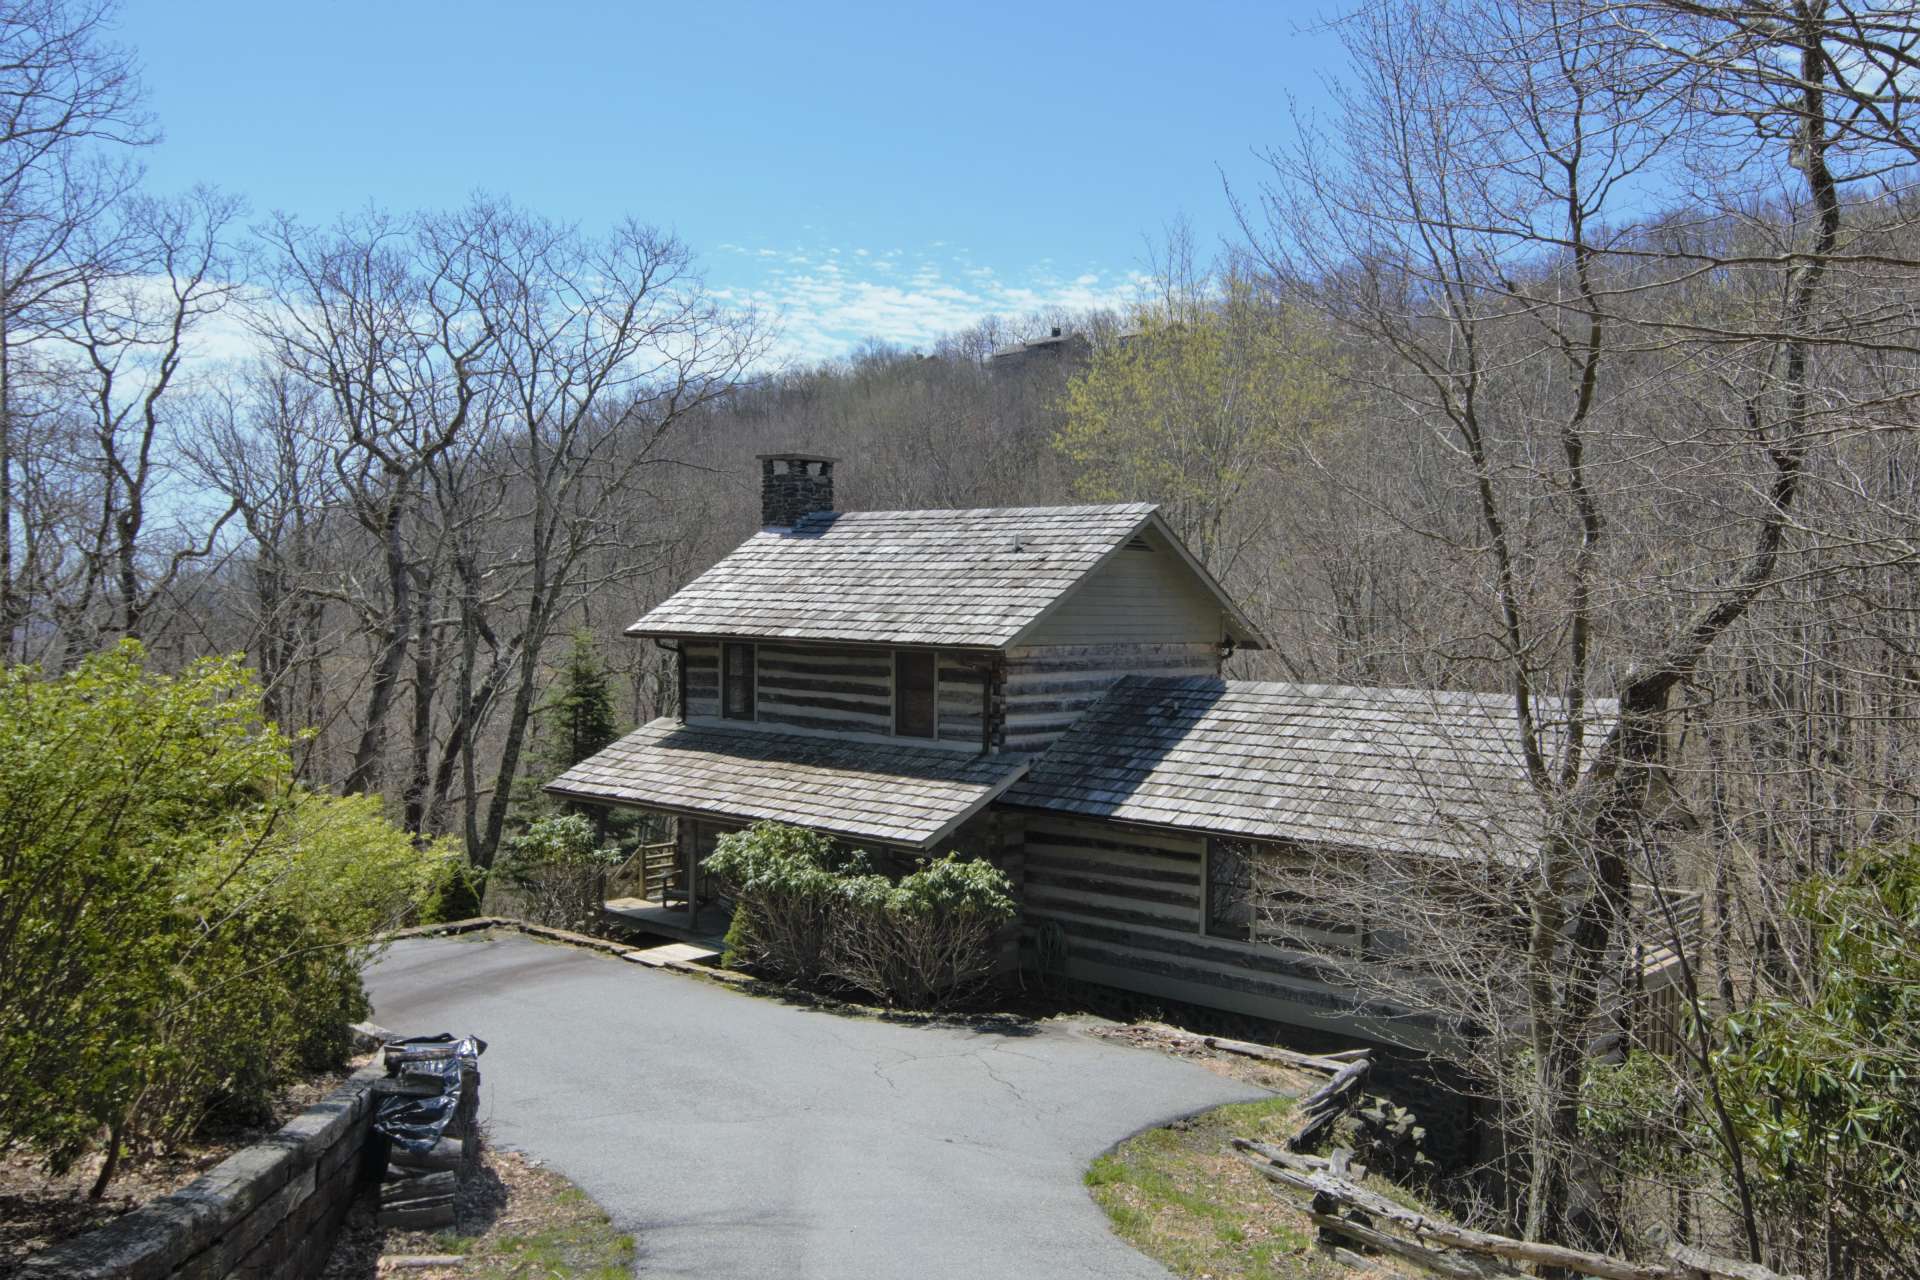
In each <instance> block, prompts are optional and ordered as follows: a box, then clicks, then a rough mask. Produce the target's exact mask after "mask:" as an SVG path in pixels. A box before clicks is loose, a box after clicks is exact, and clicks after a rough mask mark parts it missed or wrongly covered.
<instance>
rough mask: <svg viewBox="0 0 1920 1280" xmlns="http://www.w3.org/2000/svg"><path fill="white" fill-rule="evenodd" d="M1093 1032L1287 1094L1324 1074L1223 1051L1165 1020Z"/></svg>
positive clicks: (1318, 1081)
mask: <svg viewBox="0 0 1920 1280" xmlns="http://www.w3.org/2000/svg"><path fill="white" fill-rule="evenodd" d="M1091 1031H1092V1034H1093V1035H1096V1036H1098V1037H1100V1038H1101V1039H1102V1040H1118V1041H1120V1042H1121V1043H1122V1044H1130V1045H1134V1046H1135V1047H1137V1048H1141V1049H1153V1050H1155V1051H1157V1052H1159V1053H1166V1054H1171V1055H1172V1056H1174V1057H1176V1058H1183V1059H1185V1060H1186V1061H1188V1062H1193V1063H1198V1064H1199V1065H1200V1066H1202V1067H1205V1068H1206V1069H1207V1070H1209V1071H1211V1072H1213V1073H1214V1074H1215V1075H1218V1076H1225V1077H1227V1078H1228V1079H1229V1080H1240V1081H1243V1082H1245V1083H1247V1084H1251V1085H1256V1086H1258V1087H1260V1088H1262V1089H1271V1090H1273V1092H1275V1093H1278V1094H1281V1095H1282V1096H1285V1097H1290V1098H1297V1097H1299V1096H1300V1095H1301V1094H1304V1093H1308V1092H1311V1091H1312V1090H1313V1089H1315V1088H1318V1087H1319V1086H1320V1085H1321V1084H1322V1083H1324V1081H1325V1077H1323V1076H1316V1075H1314V1074H1312V1073H1311V1072H1306V1071H1300V1070H1297V1069H1295V1068H1293V1067H1285V1066H1281V1065H1279V1064H1278V1063H1272V1062H1262V1061H1260V1060H1259V1059H1257V1058H1249V1057H1246V1056H1245V1055H1243V1054H1238V1053H1224V1052H1222V1051H1220V1050H1218V1049H1209V1048H1207V1047H1206V1046H1205V1045H1203V1044H1199V1043H1196V1042H1195V1041H1194V1039H1193V1036H1192V1034H1191V1033H1190V1032H1185V1031H1181V1030H1180V1029H1179V1028H1177V1027H1172V1026H1168V1025H1167V1024H1166V1023H1163V1022H1132V1023H1128V1024H1126V1025H1125V1026H1110V1027H1094V1028H1092V1029H1091Z"/></svg>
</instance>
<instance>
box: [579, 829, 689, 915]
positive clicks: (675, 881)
mask: <svg viewBox="0 0 1920 1280" xmlns="http://www.w3.org/2000/svg"><path fill="white" fill-rule="evenodd" d="M600 896H601V898H602V900H610V899H613V898H645V899H647V900H648V901H649V902H659V903H665V902H668V901H669V900H671V899H673V898H675V897H678V898H682V899H684V898H685V897H686V868H685V867H684V866H682V865H681V859H680V846H679V845H677V844H675V843H673V842H672V841H670V840H669V841H665V842H662V843H659V844H643V845H641V846H640V847H639V848H637V849H635V850H634V851H633V855H632V856H631V857H629V858H628V859H627V860H626V861H625V862H623V863H621V864H620V865H619V866H618V867H615V868H614V869H613V870H612V871H609V872H608V873H607V878H606V884H605V887H604V888H603V890H602V891H601V895H600Z"/></svg>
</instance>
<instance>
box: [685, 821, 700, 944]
mask: <svg viewBox="0 0 1920 1280" xmlns="http://www.w3.org/2000/svg"><path fill="white" fill-rule="evenodd" d="M689 825H690V826H691V827H692V828H693V838H692V839H690V840H688V841H687V928H689V929H698V928H699V927H700V824H699V823H698V822H697V821H696V822H690V823H689Z"/></svg>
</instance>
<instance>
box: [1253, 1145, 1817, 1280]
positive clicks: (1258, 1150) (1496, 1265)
mask: <svg viewBox="0 0 1920 1280" xmlns="http://www.w3.org/2000/svg"><path fill="white" fill-rule="evenodd" d="M1233 1146H1234V1149H1235V1150H1236V1151H1237V1152H1238V1153H1239V1155H1240V1158H1241V1159H1243V1160H1245V1161H1246V1162H1247V1163H1248V1164H1250V1165H1252V1166H1253V1167H1254V1168H1255V1169H1256V1170H1258V1171H1259V1173H1260V1175H1261V1176H1262V1177H1264V1178H1265V1179H1266V1180H1267V1181H1268V1183H1270V1184H1271V1185H1272V1186H1273V1188H1274V1190H1275V1192H1276V1193H1278V1194H1285V1195H1288V1196H1291V1197H1293V1198H1296V1199H1299V1200H1304V1201H1306V1202H1307V1209H1308V1212H1309V1214H1310V1216H1311V1217H1312V1218H1313V1221H1314V1224H1315V1225H1316V1226H1318V1227H1319V1228H1320V1232H1321V1241H1322V1244H1323V1246H1324V1247H1327V1248H1329V1249H1331V1251H1332V1252H1333V1253H1334V1254H1335V1256H1341V1255H1346V1257H1345V1259H1344V1260H1346V1261H1348V1262H1351V1263H1354V1264H1356V1265H1362V1266H1364V1265H1366V1263H1367V1260H1366V1258H1364V1257H1361V1256H1359V1255H1356V1254H1353V1253H1352V1251H1351V1250H1348V1249H1345V1248H1344V1247H1342V1246H1341V1245H1340V1244H1338V1243H1337V1241H1339V1240H1344V1241H1345V1242H1347V1243H1348V1244H1355V1245H1359V1246H1360V1247H1362V1248H1368V1249H1372V1250H1374V1251H1376V1252H1378V1253H1384V1254H1389V1255H1391V1256H1393V1257H1397V1258H1402V1259H1404V1260H1406V1261H1408V1262H1411V1263H1414V1264H1415V1265H1417V1266H1420V1267H1422V1268H1424V1269H1426V1270H1428V1271H1431V1272H1433V1273H1435V1274H1436V1275H1443V1276H1449V1277H1453V1278H1454V1280H1496V1278H1497V1280H1506V1278H1508V1277H1512V1278H1514V1280H1527V1277H1526V1275H1525V1273H1523V1272H1521V1271H1519V1270H1517V1269H1516V1266H1533V1267H1548V1268H1557V1269H1559V1270H1562V1271H1567V1272H1572V1273H1574V1274H1576V1275H1583V1276H1592V1277H1595V1278H1596V1280H1800V1278H1799V1277H1785V1276H1781V1275H1779V1274H1778V1273H1777V1272H1773V1271H1769V1270H1768V1269H1767V1268H1765V1267H1762V1266H1760V1265H1758V1264H1756V1263H1752V1262H1740V1261H1737V1260H1734V1259H1731V1258H1719V1257H1715V1256H1714V1255H1712V1254H1709V1253H1707V1252H1705V1251H1703V1250H1700V1249H1695V1248H1692V1247H1690V1246H1687V1245H1675V1246H1674V1247H1673V1248H1671V1249H1669V1250H1668V1251H1667V1256H1666V1258H1664V1259H1662V1260H1660V1261H1653V1262H1630V1261H1628V1260H1626V1259H1624V1258H1615V1257H1610V1256H1608V1255H1606V1254H1600V1253H1588V1252H1587V1251H1585V1250H1583V1249H1569V1248H1565V1247H1564V1246H1561V1245H1555V1244H1539V1243H1536V1242H1534V1241H1530V1240H1516V1239H1514V1238H1512V1237H1511V1236H1502V1235H1495V1234H1494V1233H1492V1232H1489V1231H1476V1230H1473V1229H1472V1228H1470V1227H1462V1226H1459V1225H1457V1224H1455V1223H1452V1222H1447V1221H1444V1220H1442V1219H1438V1218H1430V1217H1428V1216H1427V1215H1425V1214H1423V1213H1419V1212H1417V1211H1415V1210H1413V1209H1409V1208H1407V1207H1406V1206H1405V1205H1403V1204H1398V1203H1396V1202H1395V1201H1392V1200H1389V1199H1388V1198H1387V1197H1385V1196H1383V1195H1381V1194H1380V1193H1378V1192H1376V1191H1372V1190H1370V1189H1368V1188H1366V1187H1363V1186H1361V1185H1359V1183H1357V1182H1355V1181H1353V1180H1352V1179H1353V1178H1357V1177H1362V1176H1364V1171H1363V1170H1359V1169H1356V1168H1354V1167H1353V1166H1351V1165H1350V1164H1349V1163H1348V1161H1347V1160H1346V1159H1344V1158H1343V1157H1344V1156H1345V1155H1346V1153H1344V1152H1339V1151H1336V1152H1335V1153H1334V1154H1333V1156H1332V1157H1331V1158H1329V1159H1326V1160H1321V1159H1319V1158H1317V1157H1312V1156H1299V1155H1295V1154H1294V1153H1292V1152H1288V1151H1282V1150H1280V1149H1278V1148H1275V1147H1269V1146H1265V1145H1264V1144H1261V1143H1257V1142H1250V1141H1248V1140H1247V1139H1245V1138H1235V1139H1234V1140H1233Z"/></svg>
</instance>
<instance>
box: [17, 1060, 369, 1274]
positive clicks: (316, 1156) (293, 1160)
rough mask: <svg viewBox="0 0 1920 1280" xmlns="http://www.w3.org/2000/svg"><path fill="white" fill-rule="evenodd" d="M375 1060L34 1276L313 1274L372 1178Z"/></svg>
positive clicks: (57, 1251) (42, 1257)
mask: <svg viewBox="0 0 1920 1280" xmlns="http://www.w3.org/2000/svg"><path fill="white" fill-rule="evenodd" d="M385 1074H386V1073H385V1070H384V1068H383V1067H382V1065H381V1063H380V1061H379V1059H378V1058H377V1057H376V1058H375V1060H374V1061H373V1062H371V1063H368V1064H367V1065H366V1066H364V1067H362V1068H361V1069H360V1070H358V1071H356V1072H354V1073H353V1075H352V1076H350V1077H349V1078H348V1079H347V1082H346V1083H345V1084H343V1085H341V1086H340V1087H339V1088H338V1089H335V1090H334V1091H333V1092H332V1093H330V1094H328V1095H327V1096H326V1097H325V1098H324V1099H322V1100H321V1101H319V1102H317V1103H315V1104H314V1105H313V1106H311V1107H308V1108H307V1109H306V1110H305V1111H303V1112H301V1113H300V1114H299V1115H297V1116H295V1117H294V1118H293V1119H292V1120H289V1121H288V1122H287V1123H286V1124H285V1125H284V1126H283V1127H282V1128H281V1129H280V1130H279V1131H278V1132H277V1133H275V1134H273V1135H272V1136H270V1137H268V1138H265V1139H263V1140H262V1141H260V1142H257V1143H255V1144H254V1145H253V1146H250V1147H247V1148H246V1149H244V1150H242V1151H238V1152H235V1153H234V1154H233V1155H231V1156H229V1157H227V1158H226V1159H225V1160H223V1161H221V1162H220V1163H219V1164H217V1165H215V1166H214V1167H213V1168H212V1169H210V1170H208V1171H207V1172H206V1173H204V1174H202V1175H201V1176H200V1177H198V1178H196V1179H194V1180H193V1181H192V1182H191V1183H189V1184H187V1185H186V1186H184V1187H182V1188H181V1189H180V1190H178V1191H176V1192H174V1193H173V1194H172V1195H166V1196H161V1197H160V1198H159V1199H157V1200H153V1201H150V1202H149V1203H147V1204H145V1205H143V1206H141V1207H140V1208H138V1209H135V1210H134V1211H133V1212H131V1213H129V1214H127V1215H126V1216H125V1217H123V1218H117V1219H115V1220H114V1221H113V1222H110V1223H108V1224H107V1225H106V1226H104V1227H101V1228H100V1229H99V1230H97V1231H90V1232H88V1233H87V1234H85V1235H83V1236H76V1237H74V1238H73V1239H71V1240H67V1241H64V1242H63V1243H61V1244H57V1245H55V1246H54V1247H53V1248H51V1249H46V1250H43V1251H41V1252H40V1253H37V1254H35V1255H33V1256H32V1257H31V1258H28V1259H27V1261H26V1264H25V1266H24V1267H23V1268H22V1269H21V1271H20V1272H19V1275H20V1276H21V1277H23V1278H30V1280H54V1278H55V1277H60V1278H61V1280H163V1278H164V1280H225V1278H226V1277H229V1276H233V1277H245V1278H246V1280H309V1278H310V1277H313V1276H316V1275H318V1274H319V1273H320V1272H321V1271H323V1270H324V1269H325V1268H326V1265H327V1256H328V1254H329V1253H331V1252H332V1249H333V1240H334V1236H335V1234H336V1233H337V1232H338V1231H339V1229H340V1224H341V1222H342V1221H343V1220H344V1219H345V1218H346V1216H347V1210H348V1209H350V1208H352V1206H353V1201H354V1197H355V1196H356V1195H357V1194H358V1192H359V1191H360V1189H361V1187H362V1186H363V1185H364V1184H365V1182H366V1181H367V1179H368V1177H369V1174H370V1173H371V1170H370V1169H369V1168H368V1157H367V1148H368V1142H367V1138H368V1135H369V1133H370V1131H371V1123H372V1119H373V1109H372V1091H373V1084H374V1081H376V1080H379V1079H381V1078H382V1077H383V1076H384V1075H385Z"/></svg>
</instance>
